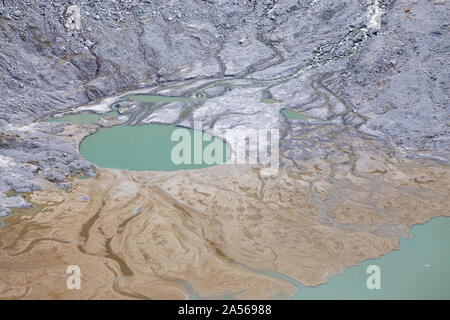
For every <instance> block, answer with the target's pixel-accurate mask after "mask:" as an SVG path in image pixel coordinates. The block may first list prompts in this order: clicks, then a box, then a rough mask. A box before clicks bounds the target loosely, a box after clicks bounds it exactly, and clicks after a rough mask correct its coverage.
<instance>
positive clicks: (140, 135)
mask: <svg viewBox="0 0 450 320" xmlns="http://www.w3.org/2000/svg"><path fill="white" fill-rule="evenodd" d="M180 130H181V131H180ZM175 131H176V132H175ZM174 132H175V133H177V132H178V133H180V134H182V136H179V135H176V137H175V139H174V141H172V135H173V134H175V133H174ZM194 132H195V131H194V130H192V129H188V128H182V127H178V126H173V125H161V124H148V125H139V126H126V125H123V126H115V127H110V128H105V129H101V130H100V131H98V132H97V133H95V134H93V135H90V136H88V137H86V138H85V139H84V140H83V141H82V143H81V145H80V153H81V154H82V155H83V156H84V157H85V158H86V159H88V160H89V161H91V162H93V163H95V164H96V165H98V166H101V167H104V168H117V169H127V170H133V171H144V170H164V171H175V170H189V169H199V168H205V167H209V166H213V165H216V164H220V163H224V162H226V161H227V159H228V158H229V155H230V149H229V147H228V145H227V144H226V143H225V142H224V141H222V140H220V139H218V138H216V137H213V136H211V135H209V134H207V133H202V132H200V131H197V133H196V134H198V136H197V137H200V140H198V139H196V134H195V133H194ZM205 139H210V141H203V140H205ZM183 141H185V142H188V143H187V144H186V147H183V146H184V144H181V143H182V142H183ZM198 141H199V143H197V142H198ZM177 146H178V147H177ZM216 151H217V154H216ZM173 154H175V155H176V158H175V157H173ZM195 154H197V155H199V157H197V158H196V157H195ZM208 156H209V158H208ZM184 157H186V158H184ZM180 158H183V160H187V161H184V162H183V163H179V162H180V161H179V160H176V159H180ZM174 159H175V160H174Z"/></svg>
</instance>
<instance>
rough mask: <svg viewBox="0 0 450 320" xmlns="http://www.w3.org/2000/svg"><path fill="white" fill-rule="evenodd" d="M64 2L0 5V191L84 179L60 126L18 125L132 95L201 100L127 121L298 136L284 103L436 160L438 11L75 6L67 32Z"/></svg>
mask: <svg viewBox="0 0 450 320" xmlns="http://www.w3.org/2000/svg"><path fill="white" fill-rule="evenodd" d="M71 4H72V3H71V2H70V1H41V0H38V1H3V2H0V41H1V43H2V46H1V48H0V74H1V75H2V80H1V81H0V97H1V100H0V101H1V102H0V106H1V107H0V173H1V179H0V195H2V194H3V193H4V191H7V190H15V191H17V192H29V191H31V190H35V189H36V188H39V184H38V183H37V182H36V178H37V177H41V178H44V179H47V180H48V181H51V182H54V183H57V184H58V185H60V186H61V187H62V188H69V187H70V185H69V184H68V183H67V182H66V178H67V177H68V176H71V175H74V174H78V173H83V174H87V175H93V174H95V168H94V167H93V166H92V165H91V164H90V163H89V162H87V161H86V160H84V159H82V158H81V157H80V155H79V154H78V153H77V152H76V148H75V146H74V144H73V143H72V142H70V141H69V140H67V139H63V138H61V137H58V133H59V132H60V130H61V129H60V125H58V124H50V123H40V124H33V125H31V124H32V123H33V122H35V121H37V120H42V119H44V118H45V117H47V116H50V115H52V114H55V113H58V112H62V111H64V110H67V109H69V108H73V107H76V106H79V105H84V104H86V103H88V102H90V101H93V100H97V99H100V98H102V97H106V96H109V95H112V94H115V93H118V92H122V91H126V90H129V89H138V88H148V90H149V92H151V93H154V94H163V95H164V94H166V95H186V96H191V95H194V96H199V97H203V98H208V100H206V102H204V103H203V102H202V103H199V104H195V103H191V102H182V103H178V102H175V103H170V104H159V105H158V104H155V105H153V106H152V107H143V106H141V107H136V105H135V104H130V103H127V102H120V103H119V112H120V113H121V116H120V119H122V120H124V121H128V123H130V124H137V123H152V122H158V123H176V124H183V125H187V126H192V125H193V121H194V120H201V121H203V123H204V125H206V126H208V128H206V129H208V130H218V131H221V130H222V131H223V130H225V129H226V128H234V127H239V126H241V127H243V128H244V127H248V126H262V125H263V126H267V127H277V128H280V129H281V130H284V131H289V130H291V131H292V130H293V131H295V130H301V129H300V128H298V127H297V124H296V123H297V122H298V121H297V122H295V121H290V122H289V124H288V123H286V121H285V119H284V118H283V117H282V116H281V115H280V112H279V111H280V110H281V109H282V108H294V109H295V110H297V111H302V112H303V113H304V114H306V115H309V116H310V117H312V118H311V119H309V120H308V121H309V122H308V123H309V124H310V125H314V124H317V123H324V122H327V123H328V122H329V123H331V124H333V125H338V126H342V125H349V126H351V127H353V128H355V130H359V131H361V132H364V133H367V134H370V135H373V136H377V137H379V138H380V139H387V140H389V141H392V142H393V143H395V144H397V145H399V146H402V147H404V148H405V149H409V150H423V151H427V152H430V153H433V152H434V153H436V152H438V153H441V154H442V153H444V158H445V159H448V156H447V155H448V151H449V146H450V144H449V135H448V110H447V106H448V104H449V96H448V93H449V88H448V83H449V82H448V70H449V69H450V68H449V60H448V58H447V56H446V55H447V52H448V46H449V39H450V37H449V36H448V14H449V4H448V2H440V1H417V2H415V3H411V1H406V0H398V1H389V0H387V1H381V0H380V1H332V0H321V1H309V0H301V1H294V0H286V1H225V0H220V1H194V0H187V1H170V2H169V3H167V1H146V2H145V3H143V2H142V1H138V0H129V1H120V2H119V1H112V0H107V1H98V2H94V1H88V0H85V1H78V2H77V5H78V6H79V8H80V14H81V22H80V29H79V30H76V28H75V29H70V28H67V27H66V26H65V25H66V22H67V19H68V17H67V15H66V14H65V12H66V9H67V7H68V6H69V5H71ZM179 84H182V86H179ZM267 98H269V99H277V100H278V101H279V102H278V103H275V104H265V103H263V102H262V100H263V99H267ZM289 136H290V135H289V134H286V137H287V138H288V137H289ZM287 144H289V141H288V142H287ZM305 150H306V149H305ZM305 152H306V151H305ZM305 154H306V153H305ZM2 197H3V198H2ZM5 199H6V198H5V196H0V200H1V203H2V205H1V206H0V214H1V213H2V212H3V213H4V212H5V210H6V207H8V206H11V205H10V204H11V203H9V202H8V206H6V205H4V203H7V202H6V200H5ZM8 201H14V199H9V200H8ZM17 201H18V200H17ZM17 205H19V203H17ZM2 208H3V209H2ZM2 210H3V211H2Z"/></svg>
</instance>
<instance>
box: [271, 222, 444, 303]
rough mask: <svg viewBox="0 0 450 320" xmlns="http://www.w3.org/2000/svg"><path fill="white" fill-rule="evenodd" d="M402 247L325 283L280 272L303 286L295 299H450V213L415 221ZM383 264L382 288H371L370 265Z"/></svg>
mask: <svg viewBox="0 0 450 320" xmlns="http://www.w3.org/2000/svg"><path fill="white" fill-rule="evenodd" d="M411 234H412V237H411V238H403V239H400V244H399V246H400V250H395V251H392V252H389V253H387V254H386V255H384V256H381V257H380V258H377V259H369V260H366V261H364V262H363V263H361V264H360V265H358V266H353V267H350V268H348V269H346V270H345V271H344V272H343V273H341V274H338V275H336V276H334V277H332V278H330V280H329V281H328V282H327V283H325V284H322V285H319V286H317V287H305V286H303V285H299V283H298V282H297V281H295V280H293V279H291V278H289V277H285V276H283V275H278V276H276V277H280V278H282V279H284V280H286V281H289V282H291V283H292V284H294V285H296V286H297V287H298V288H299V290H298V292H297V293H296V294H295V295H294V296H293V297H292V298H291V299H300V300H301V299H305V300H307V299H402V300H403V299H450V217H436V218H433V219H432V220H431V221H429V222H427V223H425V224H421V225H415V226H413V227H412V230H411ZM370 265H377V266H379V267H380V275H381V277H380V280H381V281H380V284H381V289H372V290H369V289H367V286H366V281H367V278H368V277H369V276H370V275H371V274H367V273H366V271H367V267H368V266H370Z"/></svg>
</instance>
